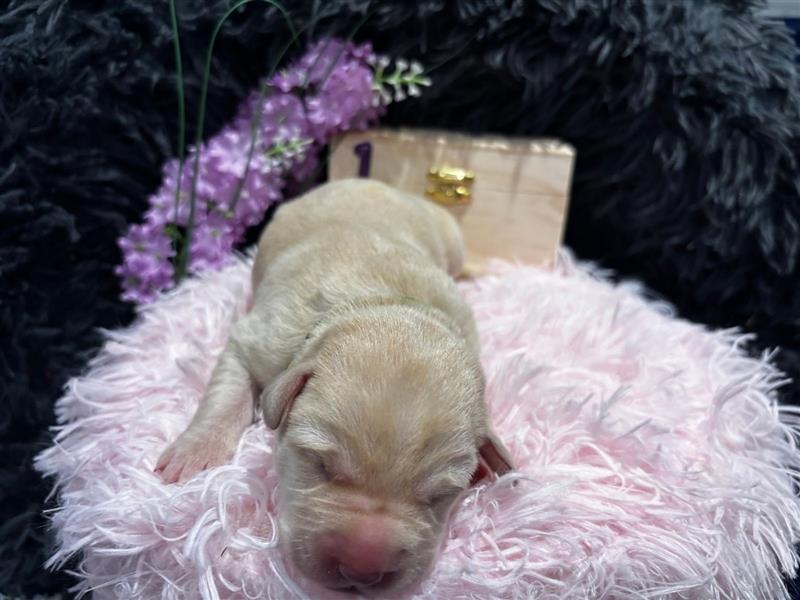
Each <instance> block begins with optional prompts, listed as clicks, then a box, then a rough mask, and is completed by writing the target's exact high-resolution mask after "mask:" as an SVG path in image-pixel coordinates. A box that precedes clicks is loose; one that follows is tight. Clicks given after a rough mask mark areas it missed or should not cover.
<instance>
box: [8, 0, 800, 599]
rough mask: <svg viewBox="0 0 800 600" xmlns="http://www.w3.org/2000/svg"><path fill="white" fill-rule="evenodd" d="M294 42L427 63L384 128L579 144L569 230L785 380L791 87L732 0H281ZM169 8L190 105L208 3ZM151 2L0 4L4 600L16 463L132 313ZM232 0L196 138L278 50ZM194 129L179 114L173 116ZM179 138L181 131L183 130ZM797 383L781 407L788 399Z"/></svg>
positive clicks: (20, 484)
mask: <svg viewBox="0 0 800 600" xmlns="http://www.w3.org/2000/svg"><path fill="white" fill-rule="evenodd" d="M286 4H287V6H289V7H290V9H291V12H292V14H293V16H294V18H295V19H296V21H297V23H298V24H303V23H306V24H307V23H313V24H314V26H313V27H312V28H311V29H309V30H308V31H307V32H306V33H307V38H309V39H311V38H315V37H319V36H320V35H322V34H324V33H326V32H331V31H332V32H344V31H348V30H349V29H350V28H351V27H352V26H353V24H354V23H355V22H356V21H357V20H359V19H360V18H361V16H362V15H363V14H365V11H368V12H369V18H368V19H367V22H366V24H365V26H364V27H363V28H362V29H361V30H360V32H359V34H358V35H357V38H358V39H364V40H372V41H373V42H374V43H375V46H376V47H377V49H378V50H379V51H381V52H386V53H389V54H391V55H395V56H400V55H402V56H409V57H416V58H419V59H420V60H422V61H423V62H424V63H425V64H426V65H428V66H435V67H436V68H435V69H434V71H433V73H432V75H433V79H434V86H433V87H432V88H431V89H429V90H427V91H426V93H425V94H424V95H423V97H422V98H421V99H419V100H418V101H413V102H405V103H402V104H399V105H397V106H396V107H394V108H393V109H392V110H391V111H390V113H389V115H388V116H387V122H388V123H391V124H402V125H412V126H436V127H447V128H451V129H459V130H467V131H474V132H482V131H491V132H496V133H507V134H525V135H547V136H556V137H560V138H563V139H565V140H567V141H569V142H570V143H572V144H573V145H575V147H576V148H577V149H578V161H577V165H576V170H575V179H574V186H573V195H572V203H571V207H570V213H569V222H568V227H567V233H566V239H567V243H568V244H569V245H570V246H572V247H573V248H574V249H575V250H576V252H577V253H578V255H579V256H580V257H582V258H588V259H592V260H596V261H599V262H601V263H602V264H603V265H605V266H608V267H611V268H613V269H615V270H617V271H618V272H619V273H620V274H621V275H622V276H625V277H636V278H639V279H642V280H643V281H644V282H645V283H646V284H647V285H648V286H650V288H651V289H653V290H654V293H656V294H658V295H660V296H662V297H665V298H667V299H669V300H670V301H671V302H673V303H674V304H675V305H676V306H677V307H678V310H679V311H680V313H681V315H683V316H685V317H687V318H690V319H694V320H697V321H701V322H704V323H707V324H709V325H710V326H712V327H728V326H739V327H742V328H744V329H746V330H748V331H752V332H754V333H756V334H757V335H758V342H757V343H756V344H755V345H754V347H753V351H756V352H757V351H760V350H761V349H763V348H771V347H775V346H779V347H781V348H782V350H781V352H780V354H779V355H778V357H777V360H778V363H779V364H780V365H781V367H782V368H784V369H785V370H786V372H787V373H789V374H790V375H791V376H793V377H795V378H796V379H797V377H798V376H799V375H800V285H798V283H799V281H798V280H799V279H800V271H799V268H798V258H799V255H800V248H799V247H798V239H800V236H799V235H798V227H799V224H800V202H798V199H799V198H800V178H799V177H798V173H799V172H800V170H798V164H797V163H798V159H800V87H799V84H798V64H797V62H796V61H795V58H796V47H795V46H794V45H793V42H792V39H791V37H790V35H789V33H788V32H787V29H786V28H785V26H784V25H782V24H780V23H775V22H769V21H766V20H764V19H762V18H760V17H758V16H756V13H755V8H756V3H754V2H749V1H747V0H682V1H677V2H667V1H661V0H653V1H651V2H646V3H645V2H641V1H640V0H529V1H527V2H523V1H521V0H451V1H445V0H423V1H421V2H413V3H412V2H405V1H403V0H382V1H374V2H371V1H369V0H350V1H345V0H326V2H314V1H312V0H293V1H292V2H287V3H286ZM227 5H228V3H227V2H226V1H221V0H209V1H201V0H182V1H179V2H178V8H179V13H180V20H181V33H182V36H183V45H184V60H185V64H184V69H185V73H186V80H187V98H188V100H189V107H188V114H189V115H190V117H193V115H194V114H195V111H194V109H195V106H196V100H197V98H198V84H199V80H200V74H201V68H202V60H203V57H204V54H205V45H206V43H207V40H208V37H209V35H210V32H211V29H212V28H213V25H214V23H215V22H216V20H217V19H218V17H219V16H220V15H221V14H222V12H223V11H224V10H225V8H226V7H227ZM168 23H169V17H168V12H167V4H166V3H165V2H152V1H151V0H115V1H114V2H100V1H98V0H72V1H70V2H68V1H67V0H11V2H10V3H8V4H7V5H6V8H5V9H4V11H3V12H2V14H0V131H2V136H0V224H1V225H2V226H0V403H1V404H2V406H0V456H3V468H2V471H0V591H2V592H6V593H10V594H15V593H25V594H33V593H35V592H55V591H60V590H62V589H63V588H64V586H65V585H66V584H67V583H68V581H69V577H68V576H66V575H64V574H45V573H43V572H42V571H41V569H40V565H41V563H42V562H43V561H44V560H45V557H46V556H47V544H48V543H49V542H48V540H49V537H48V534H47V531H46V520H45V519H44V518H43V517H42V514H41V511H42V509H43V507H44V506H45V496H46V494H47V491H48V484H47V483H44V482H42V481H40V480H39V478H38V477H37V476H36V474H35V473H34V472H33V471H32V469H31V466H30V461H31V458H32V456H33V455H34V454H35V452H36V451H37V450H38V449H39V448H41V447H42V446H43V445H44V444H46V443H47V439H48V433H47V431H46V428H47V426H48V425H50V424H51V423H52V422H53V415H52V404H53V402H54V400H55V399H56V398H57V397H58V395H59V392H60V389H61V387H62V386H63V385H64V383H65V382H66V380H67V379H68V377H70V376H73V375H75V374H78V373H79V372H80V371H81V369H82V368H83V366H84V365H85V363H86V360H87V358H88V357H89V356H91V354H92V353H93V352H94V351H95V350H96V348H97V346H98V344H99V343H100V340H101V337H100V335H99V333H98V331H97V328H99V327H104V328H115V327H120V326H123V325H125V324H126V323H128V322H129V321H130V319H131V318H132V316H133V315H132V311H131V308H130V307H129V306H127V305H125V304H123V303H121V302H120V301H119V300H118V294H119V290H118V286H117V281H116V278H115V277H114V275H113V272H112V269H113V266H114V265H115V264H116V263H117V262H118V261H119V256H118V251H117V247H116V243H115V239H116V238H117V237H118V236H119V235H120V234H121V233H123V232H124V230H125V228H126V225H127V224H128V223H130V222H131V221H134V220H136V219H137V218H138V217H139V215H140V214H141V212H142V211H143V209H144V207H145V204H146V197H147V195H148V193H150V192H151V191H153V190H154V188H155V187H156V186H157V185H158V183H159V176H160V166H161V164H162V163H163V161H164V160H165V159H166V158H167V157H169V156H171V155H172V154H174V151H175V150H174V140H175V138H176V131H177V127H176V120H175V114H176V106H175V95H174V75H173V71H174V65H173V62H172V47H171V40H170V30H169V26H168ZM286 35H287V34H286V27H285V25H284V24H283V22H282V21H281V20H280V19H279V18H278V17H277V15H276V14H275V12H274V11H270V10H268V9H267V8H265V7H264V6H258V5H252V6H250V7H248V8H247V9H246V10H245V11H243V12H242V13H241V14H239V15H237V16H236V18H235V19H234V20H233V22H232V23H231V24H230V25H228V26H226V27H225V28H224V29H223V31H222V35H221V38H220V43H219V47H218V51H217V53H216V58H215V60H214V65H213V70H212V77H211V88H210V94H209V114H208V121H207V123H208V126H207V129H206V131H207V132H208V133H209V134H213V133H214V132H215V131H216V130H217V129H218V128H219V127H221V126H222V125H223V124H224V123H225V121H226V120H227V119H229V118H230V116H231V115H232V112H233V110H234V109H235V107H236V105H237V103H238V102H239V101H240V100H241V99H242V98H243V97H244V94H245V93H246V92H247V90H248V89H250V88H251V87H252V86H253V85H254V83H255V82H256V80H257V78H258V76H260V75H262V74H263V73H264V70H265V68H266V65H267V64H269V58H270V57H271V56H272V55H273V54H274V51H275V49H276V48H277V47H279V46H281V45H282V44H283V42H284V41H285V39H286ZM191 122H193V120H192V121H191ZM189 133H190V136H191V125H190V132H189ZM798 389H800V388H798V386H797V385H790V386H787V387H786V388H785V391H784V395H783V398H782V399H783V401H785V402H792V403H799V402H800V395H799V394H798Z"/></svg>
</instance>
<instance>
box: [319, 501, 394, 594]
mask: <svg viewBox="0 0 800 600" xmlns="http://www.w3.org/2000/svg"><path fill="white" fill-rule="evenodd" d="M349 525H350V527H348V528H347V529H346V530H344V531H339V532H334V533H330V534H328V535H326V536H324V539H323V544H322V551H323V552H324V553H325V554H327V555H328V557H329V558H330V559H331V560H332V561H334V562H335V563H336V564H337V565H338V569H339V573H340V574H341V575H342V577H344V579H346V580H347V581H349V582H351V583H353V584H358V585H362V586H370V585H376V584H378V583H380V581H381V580H382V579H383V578H384V576H385V575H386V574H387V573H390V572H392V571H395V570H396V562H397V558H398V555H399V551H398V549H395V548H394V546H393V544H392V543H391V540H390V535H389V529H388V528H387V526H386V522H385V520H384V519H382V518H380V517H369V516H362V517H359V518H358V519H356V520H354V521H351V523H350V524H349Z"/></svg>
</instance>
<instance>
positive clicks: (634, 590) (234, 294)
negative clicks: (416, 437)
mask: <svg viewBox="0 0 800 600" xmlns="http://www.w3.org/2000/svg"><path fill="white" fill-rule="evenodd" d="M248 265H249V263H248V261H237V262H236V263H235V264H232V265H231V266H230V267H228V268H226V269H225V270H223V271H222V272H219V273H210V274H208V275H206V276H205V277H203V278H201V279H195V280H192V281H189V282H187V283H185V284H184V285H182V286H181V288H180V289H179V290H177V291H176V292H175V293H172V294H170V295H169V296H166V297H164V298H162V299H161V300H160V301H158V302H157V303H156V304H155V305H153V306H152V307H151V308H148V309H146V310H145V311H143V312H142V314H141V316H140V318H139V320H138V321H137V323H136V324H135V325H134V326H133V327H131V328H129V329H127V330H124V331H119V332H110V333H109V334H108V343H107V345H106V347H105V349H104V350H103V352H102V353H101V354H100V356H98V358H97V359H96V360H95V361H94V362H93V363H92V365H91V367H90V369H89V370H88V372H87V373H86V375H85V376H83V377H81V378H78V379H75V380H73V381H71V382H70V383H69V385H68V387H67V391H66V394H65V395H64V397H63V398H62V399H61V400H59V402H58V406H57V413H58V419H59V422H60V423H61V425H60V426H59V428H58V434H57V437H56V440H55V442H54V444H53V446H52V447H51V448H49V449H47V450H46V451H44V452H43V453H42V454H41V455H39V457H38V460H37V466H38V468H39V470H40V471H41V472H42V473H45V474H47V475H51V476H54V477H55V478H56V481H57V489H58V495H59V499H60V505H61V508H60V509H59V510H58V511H56V512H55V513H54V514H53V515H52V517H53V524H54V526H55V527H56V529H57V532H58V539H59V544H60V545H59V548H58V551H57V552H56V554H55V555H54V556H53V557H52V559H51V561H50V565H51V566H58V565H61V564H63V563H64V561H65V560H66V559H67V558H68V557H70V556H73V555H75V554H76V553H80V556H81V561H80V568H79V575H80V577H81V583H80V590H82V591H86V590H94V594H95V595H94V597H95V598H125V599H133V598H136V599H139V598H141V599H150V598H204V599H213V598H274V599H283V598H294V597H297V598H334V597H335V595H334V594H333V592H328V591H324V592H323V591H322V590H320V589H318V588H314V587H313V586H312V585H311V584H308V583H307V582H303V581H302V580H297V581H296V580H295V579H293V577H292V575H293V574H292V573H290V572H289V571H290V568H289V567H288V566H287V563H285V562H284V560H283V556H282V553H281V552H280V550H279V548H278V544H277V539H276V534H275V531H276V527H275V521H276V519H278V518H280V512H279V510H278V509H277V507H276V500H275V499H276V497H277V495H276V486H277V484H278V481H277V478H276V474H275V471H274V468H273V464H272V450H271V441H272V434H271V433H269V432H267V430H266V428H265V427H264V426H263V425H261V424H257V425H254V426H252V427H250V429H248V431H247V433H246V434H245V436H244V438H243V439H242V441H241V443H240V445H239V448H238V451H237V453H236V456H235V458H234V460H233V462H232V464H231V465H229V466H224V467H220V468H216V469H213V470H211V471H208V472H204V473H201V474H199V475H198V476H196V477H195V478H193V479H192V480H190V481H189V482H187V483H185V484H182V485H164V484H162V483H161V482H160V480H159V478H158V477H157V476H156V475H154V474H153V472H152V469H153V466H154V463H155V460H156V459H157V457H158V455H159V453H160V452H161V450H163V448H164V447H165V445H166V444H167V443H168V442H169V441H170V440H172V439H174V438H175V437H176V436H177V434H178V433H180V432H181V431H182V430H183V428H184V427H185V425H186V423H187V422H188V420H189V419H190V418H191V415H192V412H193V410H194V408H195V406H196V404H197V402H198V399H199V398H200V396H201V393H202V390H203V387H204V385H205V384H206V382H207V381H208V379H209V376H210V373H211V369H212V368H213V366H214V362H215V359H216V357H217V355H218V354H219V352H220V351H221V349H222V347H223V345H224V342H225V339H226V335H227V333H228V331H229V330H230V327H231V324H232V323H233V322H234V321H235V319H236V318H237V317H238V316H239V315H241V314H242V312H243V311H244V309H245V306H246V304H247V301H248V296H249V268H248ZM462 291H463V293H464V294H465V296H466V298H467V299H468V300H469V302H470V304H471V305H472V307H473V309H474V311H475V316H476V319H477V322H478V327H479V329H480V333H481V340H482V344H483V362H484V367H485V370H486V373H487V377H488V390H487V394H488V396H487V401H488V404H489V406H490V410H491V414H492V417H493V420H494V422H495V425H496V429H497V430H498V432H499V433H500V436H501V437H502V438H503V439H504V440H505V442H506V444H507V445H508V446H509V448H510V450H511V453H512V454H513V456H514V458H515V460H516V463H517V465H518V466H519V469H520V471H519V473H513V474H510V475H507V476H505V477H503V478H502V479H500V480H499V481H498V482H496V483H494V484H491V485H488V486H487V485H484V486H481V487H479V488H477V489H475V490H472V491H471V492H469V493H468V494H467V495H466V497H464V499H463V502H462V503H461V504H460V506H459V508H458V509H457V510H456V511H455V512H454V515H453V518H452V521H451V525H450V528H449V530H448V534H447V537H446V540H445V545H444V547H443V551H442V554H441V557H440V559H439V561H438V563H437V566H436V569H435V571H434V573H433V575H432V576H431V577H430V578H429V579H428V580H427V581H426V582H425V583H424V584H423V586H422V588H421V589H419V590H417V592H416V596H415V597H417V598H428V599H434V598H437V599H441V598H537V599H542V600H544V599H548V600H551V599H552V600H555V599H563V600H567V599H580V598H605V599H615V598H620V599H621V598H625V599H628V598H697V599H702V600H706V599H719V598H736V599H762V598H763V599H765V600H772V599H775V598H785V597H787V595H786V592H785V590H784V588H783V583H782V581H781V576H782V574H784V573H786V574H790V575H791V574H794V573H795V569H796V567H797V559H796V556H795V553H794V548H793V544H794V543H795V542H796V541H797V540H798V539H800V502H799V501H798V499H797V497H796V496H795V494H794V489H793V486H794V474H795V473H796V469H797V467H798V463H800V461H799V460H798V459H800V453H798V449H797V448H796V446H795V433H796V423H797V421H796V419H795V417H794V414H793V413H790V411H789V410H788V409H781V408H779V407H778V406H777V405H776V402H775V399H774V394H773V392H774V389H775V388H776V387H777V386H778V385H780V383H781V375H780V374H779V373H778V372H776V371H775V369H774V368H773V367H772V366H771V364H770V362H769V357H764V359H762V360H755V359H752V358H748V357H747V356H746V354H745V353H744V352H743V351H742V348H741V347H742V345H743V344H744V343H745V342H746V338H745V336H742V335H739V334H737V333H735V332H732V331H727V332H715V333H711V332H707V331H705V330H704V329H703V328H702V327H700V326H698V325H694V324H691V323H687V322H685V321H682V320H679V319H676V318H675V317H674V316H673V315H672V313H671V310H670V308H669V307H668V306H666V305H664V304H661V303H654V302H648V301H646V300H645V299H643V296H642V291H641V289H640V288H638V287H637V286H635V285H631V284H626V285H619V286H614V285H611V284H610V283H608V282H607V281H605V280H604V278H603V276H602V274H599V273H596V272H594V273H593V272H591V271H590V270H589V269H588V268H585V267H580V268H579V267H577V266H576V265H575V264H574V263H573V262H572V260H571V259H570V258H569V256H567V255H563V256H562V257H561V258H560V260H559V261H558V265H557V266H556V267H554V268H553V269H550V270H539V269H534V268H526V267H512V266H510V265H504V264H497V265H495V266H494V268H493V274H492V275H489V276H486V277H483V278H482V279H480V280H478V281H475V282H471V283H464V284H462ZM349 597H352V596H349Z"/></svg>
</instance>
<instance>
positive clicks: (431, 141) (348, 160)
mask: <svg viewBox="0 0 800 600" xmlns="http://www.w3.org/2000/svg"><path fill="white" fill-rule="evenodd" d="M574 159H575V151H574V150H573V149H572V148H571V147H570V146H568V145H566V144H563V143H561V142H557V141H553V140H543V139H520V138H499V137H474V136H468V135H461V134H454V133H449V132H440V131H429V130H412V129H406V130H391V129H373V130H368V131H363V132H351V133H348V134H345V135H342V136H339V137H337V138H336V139H335V140H334V141H333V144H332V146H331V156H330V162H329V168H328V175H329V178H330V179H332V180H333V179H342V178H347V177H357V176H367V177H371V178H374V179H378V180H380V181H384V182H386V183H388V184H390V185H393V186H395V187H397V188H399V189H402V190H404V191H407V192H410V193H413V194H416V195H418V196H422V197H426V198H428V199H429V200H431V201H436V202H439V203H440V204H444V205H445V206H446V207H447V208H448V210H450V211H451V212H452V213H453V214H454V215H455V216H456V218H457V219H458V221H459V223H460V224H461V227H462V229H463V232H464V239H465V244H466V248H467V260H466V263H467V271H468V272H470V273H480V272H481V271H482V270H483V265H484V264H485V262H486V260H487V259H490V258H502V259H506V260H510V261H519V262H524V263H531V264H544V263H547V262H549V261H550V260H551V259H552V258H553V257H554V255H555V253H556V251H557V249H558V247H559V245H560V244H561V241H562V237H563V230H564V223H565V219H566V212H567V202H568V197H569V191H570V183H571V179H572V169H573V163H574ZM459 177H461V179H459ZM470 177H471V178H470Z"/></svg>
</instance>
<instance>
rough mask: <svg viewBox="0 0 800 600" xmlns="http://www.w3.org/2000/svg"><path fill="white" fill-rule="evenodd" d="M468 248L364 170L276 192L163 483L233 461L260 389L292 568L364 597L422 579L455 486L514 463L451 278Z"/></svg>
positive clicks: (169, 453) (444, 215) (427, 206)
mask: <svg viewBox="0 0 800 600" xmlns="http://www.w3.org/2000/svg"><path fill="white" fill-rule="evenodd" d="M462 244H463V243H462V238H461V233H460V230H459V227H458V225H457V223H456V222H455V221H454V220H453V218H452V217H451V216H450V215H449V213H448V212H447V211H446V210H444V209H442V208H440V207H438V206H436V205H434V204H432V203H430V202H427V201H425V200H423V199H420V198H416V197H413V196H409V195H407V194H405V193H402V192H400V191H398V190H395V189H393V188H391V187H389V186H386V185H384V184H381V183H378V182H375V181H371V180H364V179H354V180H344V181H338V182H335V183H329V184H326V185H323V186H321V187H319V188H317V189H315V190H313V191H312V192H310V193H308V194H306V195H305V196H303V197H301V198H299V199H297V200H295V201H293V202H290V203H287V204H286V205H284V206H282V207H281V208H280V209H279V210H278V211H277V212H276V214H275V217H274V222H273V223H272V224H270V225H269V227H267V229H266V231H265V233H264V234H263V236H262V238H261V240H260V242H259V247H258V255H257V257H256V260H255V265H254V268H253V288H254V290H255V298H254V305H253V308H252V310H251V311H250V312H249V313H248V314H247V315H246V316H244V317H243V318H242V319H241V320H240V321H239V322H238V323H237V324H236V326H235V327H234V330H233V332H232V334H231V336H230V339H229V341H228V344H227V347H226V348H225V350H224V351H223V353H222V355H221V356H220V359H219V363H218V364H217V366H216V368H215V370H214V373H213V376H212V379H211V383H210V385H209V387H208V390H207V392H206V394H205V397H204V398H203V400H202V402H201V403H200V406H199V408H198V410H197V413H196V414H195V416H194V418H193V420H192V422H191V423H190V425H189V426H188V428H187V429H186V431H185V432H184V433H183V434H182V435H181V436H180V437H179V438H178V439H177V440H176V441H175V442H174V443H173V444H172V445H171V446H170V447H169V448H168V449H167V450H166V451H165V452H164V453H163V455H162V456H161V458H160V459H159V461H158V464H157V467H156V470H157V471H158V472H160V473H161V476H162V477H163V479H164V481H166V482H175V481H179V480H183V479H186V478H188V477H191V476H192V475H194V474H195V473H197V472H198V471H200V470H202V469H205V468H207V467H210V466H214V465H218V464H220V463H224V462H225V461H227V460H228V459H229V458H230V457H231V455H232V454H233V452H234V450H235V448H236V446H237V442H238V440H239V438H240V436H241V435H242V433H243V431H244V429H245V428H246V427H247V426H248V425H249V424H250V423H251V422H252V417H253V397H254V394H255V395H256V396H257V397H260V404H261V410H262V412H263V416H264V423H266V425H267V426H268V427H270V428H272V429H276V430H278V436H279V437H278V446H277V454H276V460H277V468H278V471H279V474H280V477H281V493H282V495H281V515H280V516H281V534H282V539H283V540H284V541H285V544H286V548H287V551H288V553H289V555H290V556H291V557H292V559H293V560H294V562H295V564H296V566H297V567H298V568H299V569H300V570H301V571H302V572H303V573H304V574H306V575H307V576H309V577H310V578H312V579H314V580H316V581H317V582H319V583H321V584H322V585H325V586H327V587H329V588H333V589H342V590H350V591H359V592H362V593H365V594H369V595H374V594H381V595H386V594H391V593H394V592H397V591H399V590H402V589H403V588H405V587H407V586H409V585H411V584H413V583H416V582H418V581H419V580H420V579H421V578H422V577H423V576H424V575H425V574H426V572H427V571H428V570H429V569H430V567H431V566H432V564H433V561H434V558H435V554H436V550H437V548H438V546H439V542H440V537H441V533H442V530H443V526H444V524H445V521H446V519H447V514H448V512H449V509H450V508H451V506H452V504H453V502H454V501H455V499H456V497H457V496H458V495H459V493H460V492H461V491H463V490H464V489H465V488H467V487H468V486H469V485H470V483H471V482H473V481H475V480H476V479H479V478H481V477H483V476H487V475H491V474H493V473H500V474H502V473H505V472H506V471H508V470H510V469H511V460H510V459H509V458H508V453H507V452H506V451H505V450H504V449H503V447H502V445H501V444H500V443H499V442H498V441H497V440H496V439H495V436H494V435H493V434H492V431H491V428H490V425H489V422H488V419H487V413H486V407H485V404H484V398H483V394H484V378H483V374H482V371H481V367H480V364H479V362H478V337H477V333H476V329H475V323H474V321H473V317H472V314H471V312H470V309H469V307H468V306H467V305H466V304H465V302H464V301H463V300H462V298H461V297H460V295H459V294H458V291H457V289H456V286H455V283H454V282H453V279H452V278H451V275H456V274H458V273H459V271H460V269H461V266H462V252H463V247H462ZM448 273H449V275H448Z"/></svg>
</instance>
